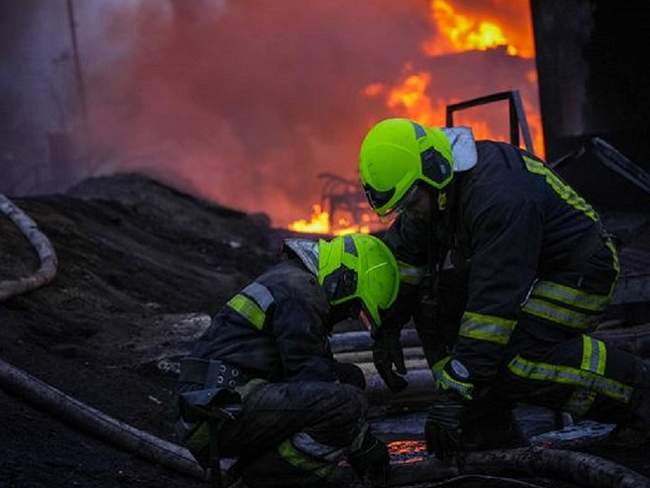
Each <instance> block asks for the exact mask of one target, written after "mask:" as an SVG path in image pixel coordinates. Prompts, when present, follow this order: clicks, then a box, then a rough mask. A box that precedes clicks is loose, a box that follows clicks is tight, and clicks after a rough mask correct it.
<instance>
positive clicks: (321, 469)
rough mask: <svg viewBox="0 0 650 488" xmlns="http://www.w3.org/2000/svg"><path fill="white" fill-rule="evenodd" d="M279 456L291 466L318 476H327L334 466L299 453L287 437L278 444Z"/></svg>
mask: <svg viewBox="0 0 650 488" xmlns="http://www.w3.org/2000/svg"><path fill="white" fill-rule="evenodd" d="M278 452H279V453H280V456H282V458H283V459H284V460H285V461H287V462H288V463H289V464H291V465H292V466H295V467H296V468H298V469H301V470H303V471H308V472H310V473H314V474H315V475H316V476H318V477H319V478H327V477H328V476H329V475H330V474H332V471H333V470H334V468H335V466H334V465H333V464H332V463H327V462H324V461H317V460H316V459H314V458H312V457H310V456H307V455H306V454H303V453H301V452H300V451H299V450H298V449H296V448H295V447H294V446H293V444H292V443H291V441H290V440H289V439H287V440H286V441H284V442H282V444H280V445H279V446H278Z"/></svg>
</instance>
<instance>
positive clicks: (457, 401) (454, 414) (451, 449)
mask: <svg viewBox="0 0 650 488" xmlns="http://www.w3.org/2000/svg"><path fill="white" fill-rule="evenodd" d="M466 408H467V403H466V402H465V401H464V400H463V399H462V398H461V397H460V395H458V394H457V393H455V392H442V393H440V394H439V395H438V396H437V397H436V400H435V402H434V404H433V406H432V407H431V409H430V410H429V416H428V418H427V422H426V424H425V427H424V435H425V437H426V441H427V450H428V451H429V452H432V453H434V454H435V455H436V457H437V458H438V459H439V460H441V461H443V462H445V463H449V462H451V461H452V460H454V459H455V460H456V461H460V460H461V456H462V454H463V446H462V419H463V416H464V414H465V411H466Z"/></svg>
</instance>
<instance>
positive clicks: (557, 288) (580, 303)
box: [532, 281, 610, 312]
mask: <svg viewBox="0 0 650 488" xmlns="http://www.w3.org/2000/svg"><path fill="white" fill-rule="evenodd" d="M532 296H534V297H543V298H550V299H551V300H557V301H558V302H562V303H566V304H567V305H572V306H574V307H577V308H582V309H585V310H590V311H592V312H602V311H603V310H605V307H606V306H607V304H608V303H609V299H610V297H609V296H607V295H593V294H591V293H587V292H584V291H582V290H578V289H576V288H571V287H570V286H566V285H561V284H559V283H554V282H552V281H539V282H537V284H536V285H535V286H534V287H533V292H532Z"/></svg>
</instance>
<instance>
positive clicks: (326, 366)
mask: <svg viewBox="0 0 650 488" xmlns="http://www.w3.org/2000/svg"><path fill="white" fill-rule="evenodd" d="M283 254H284V258H285V259H284V260H283V261H282V262H281V263H279V264H277V265H276V266H274V267H272V268H270V269H269V270H268V271H267V272H265V273H264V274H262V275H261V276H259V277H258V278H257V279H255V281H253V282H252V283H250V284H249V285H248V286H246V287H245V288H244V289H242V290H241V291H240V292H239V293H238V294H236V295H235V296H234V297H232V298H231V299H230V300H229V301H228V303H227V304H226V306H225V307H224V308H223V309H222V310H221V311H220V312H219V313H218V314H217V315H216V316H215V317H214V318H213V320H212V323H211V326H210V327H209V328H208V329H207V330H206V332H205V333H204V334H203V335H202V336H201V337H200V338H199V339H198V341H197V342H196V343H195V345H194V347H193V350H192V352H191V354H190V356H189V357H188V358H186V359H185V360H183V361H182V362H181V371H180V377H179V387H178V391H179V405H180V414H181V415H180V418H179V421H178V423H177V430H178V435H179V436H180V437H181V438H182V439H184V442H185V444H186V445H187V446H188V448H189V449H190V451H191V452H192V453H193V455H194V456H195V457H196V459H197V460H198V461H199V463H200V464H202V465H203V466H204V467H213V468H214V467H215V459H216V462H217V463H218V461H219V458H220V457H221V456H227V457H237V458H239V459H238V461H237V463H236V464H235V466H234V468H233V469H232V470H231V472H234V476H235V478H234V479H238V478H239V479H242V480H243V482H244V483H245V484H246V486H251V487H257V486H301V487H302V486H321V485H326V483H327V482H326V480H327V478H328V476H329V475H330V474H331V473H332V472H333V470H334V469H335V467H336V465H337V463H338V462H339V461H340V460H341V459H344V458H347V460H348V462H349V463H350V464H351V465H352V467H353V468H354V470H355V471H356V472H357V473H358V474H359V475H360V476H361V477H366V478H368V479H369V480H370V481H371V482H372V483H373V484H377V485H380V484H382V483H383V482H385V478H386V476H387V473H388V468H389V456H388V451H387V448H386V446H385V445H384V444H383V443H382V442H381V441H380V440H378V439H376V438H375V437H374V436H373V435H372V434H371V433H370V431H369V429H368V424H367V423H366V409H367V405H366V401H365V398H364V394H363V389H364V388H365V379H364V376H363V373H362V372H361V370H360V369H359V368H358V367H357V366H355V365H353V364H342V363H339V362H337V361H336V360H335V359H334V358H333V356H332V353H331V350H330V346H329V342H328V336H329V334H330V333H331V330H332V326H333V325H334V324H335V323H337V322H339V321H340V320H342V319H345V318H348V317H354V316H357V317H358V316H359V315H360V314H361V315H362V316H363V318H364V319H365V320H368V321H369V322H370V323H372V324H373V326H376V327H378V326H379V324H380V320H381V319H380V312H381V311H383V310H386V309H388V308H389V306H390V305H391V304H392V303H393V301H394V300H395V297H396V296H397V291H398V286H399V271H398V268H397V263H396V261H395V258H394V257H393V255H392V253H391V252H390V250H389V249H388V247H387V246H386V245H385V244H384V243H383V242H382V241H381V240H380V239H378V238H376V237H372V236H368V235H362V234H354V235H347V236H344V237H336V238H334V239H332V240H331V241H325V240H320V241H318V242H316V241H312V240H306V239H288V240H286V241H285V245H284V253H283ZM213 473H215V475H214V476H220V472H219V471H216V470H215V471H213ZM214 476H213V477H214ZM219 483H220V481H219Z"/></svg>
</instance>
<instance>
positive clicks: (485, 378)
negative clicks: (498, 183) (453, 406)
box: [433, 194, 542, 399]
mask: <svg viewBox="0 0 650 488" xmlns="http://www.w3.org/2000/svg"><path fill="white" fill-rule="evenodd" d="M481 206H482V209H481V211H479V212H478V213H477V215H476V217H475V218H474V219H473V222H472V223H470V234H471V247H472V256H471V262H470V272H469V284H468V301H467V305H466V308H465V312H464V313H463V316H462V319H461V324H460V330H459V337H458V342H457V343H456V345H455V347H454V349H453V352H452V355H451V357H448V358H445V359H443V360H442V361H440V362H439V363H438V364H437V365H435V366H434V368H433V369H434V378H435V380H436V384H437V386H438V387H439V388H441V389H452V390H456V391H457V392H458V393H460V394H461V395H462V396H463V397H464V398H466V399H471V398H472V393H473V392H474V391H475V390H477V389H480V388H481V387H482V386H485V385H486V384H488V383H489V382H490V380H491V379H492V378H493V377H494V375H495V374H496V372H497V368H498V365H499V363H500V361H501V358H502V356H503V350H504V347H505V346H506V345H507V344H508V342H509V340H510V336H511V334H512V332H513V330H514V328H515V325H516V319H517V316H518V314H519V310H520V307H521V302H522V301H523V300H524V298H525V296H526V294H527V292H528V290H529V289H530V286H531V285H532V283H533V280H534V279H535V276H536V274H537V265H538V260H539V253H540V247H541V241H542V215H541V210H540V208H539V205H538V204H537V203H536V202H534V201H529V200H527V199H526V198H525V197H522V198H517V197H516V196H514V197H513V196H512V195H503V194H502V195H493V197H492V199H491V201H489V202H484V203H482V204H481Z"/></svg>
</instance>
